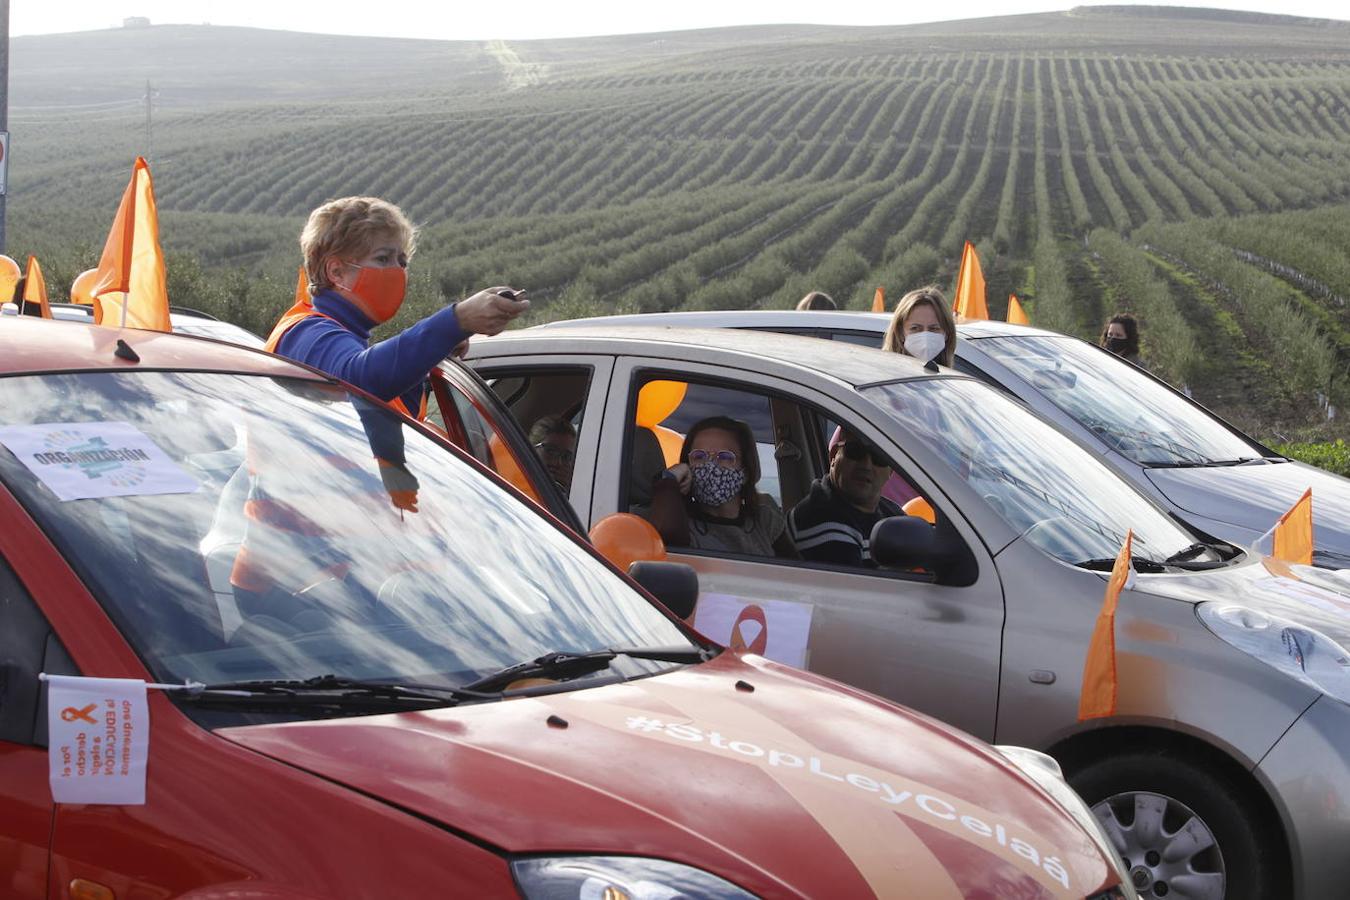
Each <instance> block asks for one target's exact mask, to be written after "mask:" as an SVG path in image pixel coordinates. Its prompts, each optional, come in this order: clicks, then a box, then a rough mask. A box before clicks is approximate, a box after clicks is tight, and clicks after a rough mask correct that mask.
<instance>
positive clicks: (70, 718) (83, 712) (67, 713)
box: [61, 703, 98, 725]
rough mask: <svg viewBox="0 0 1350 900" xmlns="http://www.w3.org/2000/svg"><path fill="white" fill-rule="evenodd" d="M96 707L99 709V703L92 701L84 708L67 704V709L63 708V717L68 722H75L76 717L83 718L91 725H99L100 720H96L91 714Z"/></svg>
mask: <svg viewBox="0 0 1350 900" xmlns="http://www.w3.org/2000/svg"><path fill="white" fill-rule="evenodd" d="M96 709H98V704H97V703H90V704H89V705H88V706H86V707H85V708H84V709H76V708H75V707H73V706H67V707H66V708H65V709H63V710H61V718H62V719H63V720H65V721H67V722H74V721H75V720H76V719H83V720H84V721H86V722H88V723H89V724H90V725H97V724H98V722H96V721H94V717H93V716H91V715H89V714H90V713H91V712H93V711H94V710H96Z"/></svg>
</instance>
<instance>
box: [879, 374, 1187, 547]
mask: <svg viewBox="0 0 1350 900" xmlns="http://www.w3.org/2000/svg"><path fill="white" fill-rule="evenodd" d="M863 393H864V394H865V395H868V396H870V397H871V398H872V399H873V400H874V401H875V402H876V403H877V404H878V405H879V406H880V407H881V408H882V409H885V410H887V411H888V412H890V414H891V415H893V416H895V417H896V418H897V419H900V420H904V421H906V422H907V423H909V424H910V426H911V430H912V432H913V433H914V434H915V435H916V436H917V437H918V439H919V440H921V441H923V442H924V443H925V444H927V445H928V448H929V449H930V450H931V451H932V452H933V453H934V454H935V455H936V456H937V457H939V458H940V459H941V460H943V461H944V462H945V463H946V464H947V465H948V466H949V467H950V468H951V469H952V471H953V472H955V473H956V475H957V476H958V477H960V478H961V479H963V480H964V481H966V482H968V483H969V484H970V485H971V486H972V487H974V488H975V489H976V490H978V491H979V492H980V494H981V495H982V496H983V497H984V499H985V502H986V503H988V505H989V507H990V508H991V509H992V510H993V511H994V512H995V513H996V514H997V515H999V516H1000V517H1001V518H1002V519H1004V521H1006V522H1007V523H1008V524H1009V525H1011V526H1012V527H1013V528H1014V529H1015V530H1016V531H1017V532H1018V533H1019V534H1020V535H1022V536H1024V537H1026V539H1027V540H1028V541H1029V542H1031V543H1032V544H1034V545H1036V546H1037V547H1040V548H1041V549H1042V550H1043V551H1045V552H1046V553H1049V554H1050V555H1051V556H1054V557H1056V558H1058V559H1062V560H1064V561H1065V562H1069V563H1073V564H1080V563H1084V562H1088V561H1092V560H1103V559H1107V560H1109V559H1113V558H1114V557H1115V556H1116V554H1117V553H1119V552H1120V548H1121V545H1122V544H1123V543H1124V540H1125V532H1126V530H1127V529H1132V530H1133V531H1134V552H1135V555H1136V556H1139V557H1142V558H1144V559H1147V560H1151V561H1153V562H1157V563H1164V562H1166V561H1167V559H1168V557H1170V556H1172V555H1173V554H1176V553H1179V552H1181V551H1183V550H1186V549H1187V548H1188V547H1190V546H1191V545H1192V543H1193V542H1194V541H1195V536H1194V535H1192V534H1190V533H1189V532H1187V531H1186V530H1184V529H1183V528H1182V527H1180V526H1179V525H1177V524H1176V523H1175V522H1173V520H1172V519H1170V518H1168V517H1167V516H1166V515H1165V514H1164V513H1163V512H1162V510H1160V509H1158V508H1157V507H1156V506H1154V505H1153V504H1152V503H1151V502H1149V501H1148V499H1146V498H1145V497H1144V496H1143V495H1142V494H1140V493H1139V492H1138V491H1137V490H1135V488H1134V487H1133V486H1132V485H1130V484H1129V483H1128V482H1126V481H1124V480H1123V479H1122V478H1120V476H1118V475H1116V474H1115V473H1113V472H1112V471H1111V470H1109V469H1108V468H1106V466H1105V465H1104V464H1103V463H1102V462H1101V461H1100V460H1099V459H1098V458H1097V457H1096V456H1094V455H1093V454H1091V453H1089V452H1088V451H1087V450H1085V449H1083V447H1081V446H1080V445H1079V444H1077V443H1075V442H1074V441H1073V440H1071V439H1070V438H1068V437H1067V436H1065V435H1064V434H1063V433H1061V432H1060V431H1059V430H1057V429H1056V428H1054V427H1053V426H1052V425H1050V424H1048V423H1046V422H1045V421H1044V420H1042V419H1041V418H1039V417H1038V416H1036V415H1035V414H1033V413H1030V412H1028V411H1027V410H1026V409H1025V408H1024V407H1022V406H1021V405H1020V404H1017V403H1014V402H1012V401H1010V400H1008V399H1007V398H1006V397H1004V396H1003V395H1002V394H1000V393H998V392H997V391H995V390H994V389H992V388H990V387H989V386H988V385H985V384H981V383H978V382H975V381H971V380H968V379H955V378H940V379H937V378H935V379H923V380H915V381H905V382H896V383H892V384H885V385H877V386H875V387H869V388H864V389H863Z"/></svg>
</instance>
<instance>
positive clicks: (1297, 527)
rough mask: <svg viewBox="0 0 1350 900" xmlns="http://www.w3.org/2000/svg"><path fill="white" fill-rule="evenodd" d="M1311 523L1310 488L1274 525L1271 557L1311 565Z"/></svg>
mask: <svg viewBox="0 0 1350 900" xmlns="http://www.w3.org/2000/svg"><path fill="white" fill-rule="evenodd" d="M1312 552H1313V522H1312V488H1308V489H1307V490H1306V491H1304V492H1303V496H1302V497H1299V498H1298V502H1297V503H1295V504H1294V505H1293V506H1291V507H1289V512H1287V513H1285V514H1284V515H1282V516H1280V521H1278V522H1276V523H1275V552H1274V553H1272V554H1271V555H1272V556H1274V557H1275V558H1276V559H1282V560H1284V561H1285V562H1289V563H1302V564H1303V565H1305V566H1310V565H1312Z"/></svg>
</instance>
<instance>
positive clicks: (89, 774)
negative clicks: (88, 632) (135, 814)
mask: <svg viewBox="0 0 1350 900" xmlns="http://www.w3.org/2000/svg"><path fill="white" fill-rule="evenodd" d="M43 679H44V680H45V681H46V682H47V747H48V750H47V760H48V769H49V778H50V781H51V786H52V799H53V800H54V801H56V802H57V803H107V804H116V805H121V806H141V805H144V803H145V763H146V759H147V758H148V757H149V749H150V741H149V738H150V728H149V726H150V719H149V714H148V710H147V707H146V703H145V688H146V684H145V682H144V681H137V680H135V679H128V678H79V677H75V676H70V675H44V676H43Z"/></svg>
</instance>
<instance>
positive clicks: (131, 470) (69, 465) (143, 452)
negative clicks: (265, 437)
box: [0, 422, 200, 500]
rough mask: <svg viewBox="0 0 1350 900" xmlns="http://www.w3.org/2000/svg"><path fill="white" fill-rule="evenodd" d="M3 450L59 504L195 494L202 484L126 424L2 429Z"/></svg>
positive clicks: (20, 426) (136, 430) (76, 424)
mask: <svg viewBox="0 0 1350 900" xmlns="http://www.w3.org/2000/svg"><path fill="white" fill-rule="evenodd" d="M0 444H2V445H4V446H5V447H6V448H8V449H9V452H11V453H13V454H14V455H15V456H16V457H18V458H19V461H20V462H22V463H23V464H24V465H25V466H27V467H28V470H29V471H30V472H32V473H33V474H34V475H36V476H37V477H38V479H39V480H40V481H41V482H42V483H43V485H45V486H46V488H47V489H48V490H50V491H51V492H52V493H53V494H55V495H56V497H57V499H58V500H88V499H91V498H99V497H136V496H143V495H148V494H190V493H192V492H193V491H195V490H197V488H198V487H199V486H200V483H199V482H198V481H197V479H195V478H193V477H192V476H191V475H189V474H188V473H187V472H185V471H184V470H183V469H181V468H180V467H179V466H178V464H177V463H175V462H174V461H173V460H171V459H170V458H169V456H168V454H166V453H165V452H164V451H163V450H161V449H160V448H159V446H158V445H157V444H156V443H155V442H154V441H152V440H151V439H150V437H149V436H148V435H146V434H145V433H144V432H142V431H140V430H139V429H138V428H136V427H135V426H133V425H129V424H127V423H126V422H76V423H71V422H51V423H47V424H43V425H11V426H9V427H7V428H0Z"/></svg>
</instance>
